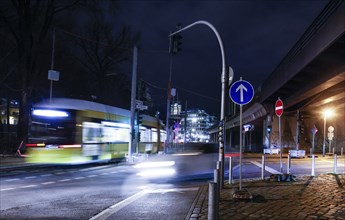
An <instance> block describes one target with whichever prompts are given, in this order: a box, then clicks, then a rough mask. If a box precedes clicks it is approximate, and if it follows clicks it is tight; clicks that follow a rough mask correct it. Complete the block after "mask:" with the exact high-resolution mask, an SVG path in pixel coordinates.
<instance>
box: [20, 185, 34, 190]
mask: <svg viewBox="0 0 345 220" xmlns="http://www.w3.org/2000/svg"><path fill="white" fill-rule="evenodd" d="M36 186H37V185H27V186H21V187H19V188H22V189H24V188H31V187H36Z"/></svg>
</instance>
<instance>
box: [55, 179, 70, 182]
mask: <svg viewBox="0 0 345 220" xmlns="http://www.w3.org/2000/svg"><path fill="white" fill-rule="evenodd" d="M67 181H71V179H63V180H58V182H67Z"/></svg>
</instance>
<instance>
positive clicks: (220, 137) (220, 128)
mask: <svg viewBox="0 0 345 220" xmlns="http://www.w3.org/2000/svg"><path fill="white" fill-rule="evenodd" d="M223 128H224V123H223V121H220V122H219V126H218V142H220V143H223V142H224V134H223Z"/></svg>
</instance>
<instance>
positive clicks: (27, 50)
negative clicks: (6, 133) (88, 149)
mask: <svg viewBox="0 0 345 220" xmlns="http://www.w3.org/2000/svg"><path fill="white" fill-rule="evenodd" d="M115 5H116V1H112V0H109V1H102V2H99V1H94V0H88V1H86V0H74V1H72V0H59V1H54V0H25V1H24V0H12V1H10V0H3V1H0V27H1V30H0V35H1V36H5V37H2V39H6V42H7V43H8V45H7V46H6V47H5V49H6V50H5V49H4V51H0V52H1V53H0V54H1V55H2V56H1V57H5V55H6V53H9V55H8V56H7V61H6V65H5V66H6V69H5V70H4V72H3V70H0V71H1V77H0V83H1V84H2V85H6V86H8V87H10V86H12V87H13V89H18V88H19V89H18V90H19V92H20V113H19V122H18V134H17V136H18V140H19V141H21V140H23V141H24V142H26V140H27V131H28V119H29V112H30V107H31V106H30V105H31V97H32V91H33V89H34V88H35V85H37V83H38V82H39V80H38V79H42V78H43V77H42V76H43V74H45V76H46V74H47V70H48V69H49V56H47V55H49V54H50V53H49V51H50V49H51V41H50V39H51V38H50V37H49V36H50V34H49V33H51V30H52V28H61V29H66V30H71V29H73V30H75V29H77V27H76V26H77V25H80V22H82V21H81V19H80V17H82V18H83V16H84V17H89V16H90V15H91V14H93V15H97V14H98V15H97V16H101V15H102V14H103V12H104V11H105V10H109V8H111V9H115V7H113V6H115ZM109 6H111V7H109ZM95 9H97V12H94V11H95ZM76 13H77V14H76ZM80 15H81V16H80ZM102 16H105V15H102ZM71 21H73V22H71ZM95 21H97V22H92V23H89V26H88V27H92V29H94V32H90V33H91V34H89V35H88V36H86V35H84V36H85V38H84V40H81V39H78V42H79V45H80V46H81V48H82V50H80V51H79V55H80V54H81V55H82V58H83V59H80V63H82V64H83V67H84V70H85V69H86V70H88V72H89V73H91V74H93V75H94V76H95V77H96V78H97V81H96V82H97V84H99V85H102V84H103V83H104V81H106V77H107V74H108V75H109V73H110V72H111V71H112V70H113V69H114V63H113V61H112V60H111V59H109V57H111V58H112V59H113V60H114V59H115V60H117V61H118V62H121V61H123V60H125V59H126V53H128V51H127V50H125V49H121V48H126V47H127V46H128V45H129V44H127V43H126V42H127V38H128V37H129V36H130V34H129V33H130V30H129V29H128V28H125V29H123V31H122V33H120V37H118V38H114V33H112V32H111V28H110V26H109V23H107V24H106V23H102V21H104V20H102V19H97V20H95ZM78 22H79V23H78ZM62 27H63V28H62ZM96 31H98V32H96ZM85 39H89V40H90V39H93V41H94V42H91V41H87V40H85ZM95 42H98V43H95ZM128 42H133V41H132V40H130V41H128ZM64 46H66V47H67V46H73V45H70V44H69V45H68V44H66V45H64ZM12 48H14V52H12ZM70 50H74V49H70ZM60 51H62V49H60ZM74 52H75V51H73V52H71V53H74ZM1 57H0V59H1ZM0 61H1V60H0ZM2 65H4V62H3V63H2V64H1V66H2ZM42 66H44V68H42ZM72 68H73V69H77V67H72ZM76 72H77V71H76ZM79 72H82V71H79ZM2 73H4V74H2ZM84 75H85V74H84ZM102 80H103V82H102Z"/></svg>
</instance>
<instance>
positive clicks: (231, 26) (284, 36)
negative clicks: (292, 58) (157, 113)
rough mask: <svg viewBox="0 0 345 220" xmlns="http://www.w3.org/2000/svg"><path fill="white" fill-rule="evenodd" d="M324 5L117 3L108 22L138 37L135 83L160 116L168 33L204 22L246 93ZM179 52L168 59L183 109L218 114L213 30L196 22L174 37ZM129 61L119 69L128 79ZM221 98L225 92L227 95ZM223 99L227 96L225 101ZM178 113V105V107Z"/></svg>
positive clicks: (317, 1) (296, 0) (309, 1)
mask: <svg viewBox="0 0 345 220" xmlns="http://www.w3.org/2000/svg"><path fill="white" fill-rule="evenodd" d="M327 3H328V0H289V1H283V0H272V1H271V0H244V1H240V0H236V1H235V0H228V1H225V0H224V1H197V0H195V1H194V0H192V1H182V0H170V1H163V0H161V1H148V0H123V1H120V2H119V6H120V11H118V15H117V20H116V21H115V25H128V26H130V27H131V29H132V31H133V32H138V33H139V34H140V42H139V44H138V49H139V55H138V78H140V79H142V80H144V81H146V82H148V83H149V84H150V85H151V86H150V87H151V92H152V94H153V95H152V98H153V100H154V102H155V104H157V107H159V108H161V111H166V97H167V95H166V88H167V83H168V79H169V72H170V55H169V53H168V48H169V38H168V35H169V33H170V32H171V31H176V30H177V29H176V26H177V24H178V23H180V24H181V26H182V27H184V26H187V25H189V24H191V23H193V22H195V21H198V20H205V21H208V22H210V23H211V24H212V25H213V26H214V27H215V28H216V29H217V31H218V33H219V35H220V37H221V38H222V41H223V44H224V50H225V60H226V65H227V66H231V67H232V68H233V70H234V76H235V77H234V81H236V80H238V79H239V78H240V77H242V78H243V79H244V80H247V81H248V82H250V83H251V84H252V85H253V86H254V88H255V89H256V88H258V86H259V85H260V84H261V83H262V82H263V81H264V80H265V79H266V78H267V77H268V75H269V74H271V73H272V71H273V70H274V69H275V68H276V67H277V65H278V64H279V63H280V61H281V60H282V59H283V58H284V56H285V55H286V54H287V52H288V51H289V50H290V49H291V48H292V47H293V45H294V44H295V43H296V42H297V40H298V39H299V38H300V37H301V36H302V34H303V33H304V32H305V30H306V29H307V28H308V27H309V25H310V24H311V23H312V22H313V20H314V19H315V18H316V17H317V16H318V14H319V13H320V12H321V11H322V9H323V8H324V7H325V5H326V4H327ZM181 35H182V37H183V39H182V46H181V47H182V51H180V52H179V53H178V54H176V55H174V56H173V62H172V87H175V88H177V93H178V97H175V99H177V98H178V100H179V101H180V102H181V103H182V104H183V105H184V104H185V102H186V101H187V102H188V108H189V109H190V108H200V109H204V110H206V111H207V112H208V113H210V114H214V115H219V112H220V95H221V81H220V79H221V71H222V62H221V52H220V47H219V44H218V41H217V38H216V35H215V34H214V33H213V31H212V30H211V29H210V28H209V27H207V26H206V25H197V26H194V27H192V28H190V29H188V30H185V31H184V32H183V33H182V34H181ZM131 69H132V64H131V63H130V62H129V63H126V64H124V65H123V67H122V69H121V71H123V73H126V74H128V75H131V71H132V70H131ZM227 94H228V93H227ZM226 98H227V99H229V97H228V96H227V97H226ZM183 108H184V106H183Z"/></svg>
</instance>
